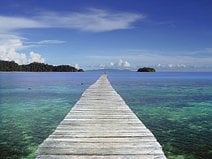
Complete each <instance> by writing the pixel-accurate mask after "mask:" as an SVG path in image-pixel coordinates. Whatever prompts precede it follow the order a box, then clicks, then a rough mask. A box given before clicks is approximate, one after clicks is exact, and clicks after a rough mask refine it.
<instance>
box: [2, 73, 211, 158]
mask: <svg viewBox="0 0 212 159" xmlns="http://www.w3.org/2000/svg"><path fill="white" fill-rule="evenodd" d="M101 73H102V72H85V73H0V152H1V153H0V158H8V159H10V158H11V159H12V158H34V157H35V156H34V153H35V150H36V149H37V147H38V145H39V144H40V143H41V142H42V141H43V140H44V139H45V138H46V137H48V135H49V134H51V133H52V131H53V130H54V128H55V127H56V126H57V125H58V124H59V122H60V121H61V120H62V119H63V118H64V116H65V115H66V113H68V112H69V110H70V108H71V107H72V106H73V105H74V103H75V102H76V101H77V100H78V99H79V97H80V95H81V93H82V92H83V91H84V90H85V89H86V88H87V87H88V86H89V85H90V84H92V83H93V82H94V81H95V80H96V79H97V78H98V77H99V75H100V74H101ZM108 75H109V78H110V80H111V83H112V85H113V86H114V88H115V89H116V90H117V91H118V92H119V93H120V94H121V96H122V97H123V98H124V99H125V101H126V102H127V103H128V105H129V106H130V107H131V108H132V110H133V111H134V112H135V113H136V114H137V116H138V117H139V118H140V119H141V120H142V121H143V122H144V123H145V125H146V126H147V127H148V128H149V129H150V130H151V131H152V132H153V133H154V135H155V136H156V137H157V139H158V140H159V142H160V143H161V144H162V146H163V149H164V150H165V153H166V155H167V156H168V158H170V159H172V158H173V159H176V158H179V159H183V158H187V159H198V158H199V159H201V158H204V159H209V158H211V155H212V138H211V137H209V136H211V134H212V74H211V73H136V72H109V73H108ZM82 83H83V85H82Z"/></svg>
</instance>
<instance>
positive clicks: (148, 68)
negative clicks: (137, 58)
mask: <svg viewBox="0 0 212 159" xmlns="http://www.w3.org/2000/svg"><path fill="white" fill-rule="evenodd" d="M137 72H155V69H154V68H150V67H143V68H139V69H138V70H137Z"/></svg>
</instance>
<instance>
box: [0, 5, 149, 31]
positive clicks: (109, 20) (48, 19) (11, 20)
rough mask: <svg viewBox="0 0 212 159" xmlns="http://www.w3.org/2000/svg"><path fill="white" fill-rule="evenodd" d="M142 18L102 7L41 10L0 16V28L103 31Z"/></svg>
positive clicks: (8, 29) (123, 27)
mask: <svg viewBox="0 0 212 159" xmlns="http://www.w3.org/2000/svg"><path fill="white" fill-rule="evenodd" d="M144 18H145V16H144V15H142V14H135V13H129V12H111V11H106V10H102V9H89V10H87V11H84V12H70V13H57V12H43V13H40V14H39V15H37V16H32V17H30V18H28V17H10V16H0V21H1V23H0V30H1V32H10V31H14V30H17V29H27V28H70V29H77V30H82V31H91V32H105V31H112V30H119V29H129V28H132V26H133V23H135V22H136V21H138V20H142V19H144Z"/></svg>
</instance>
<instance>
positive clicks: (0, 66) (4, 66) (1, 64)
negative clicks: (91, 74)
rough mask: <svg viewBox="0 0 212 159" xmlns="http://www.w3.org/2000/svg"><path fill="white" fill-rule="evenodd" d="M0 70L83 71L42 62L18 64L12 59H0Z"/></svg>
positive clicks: (68, 66)
mask: <svg viewBox="0 0 212 159" xmlns="http://www.w3.org/2000/svg"><path fill="white" fill-rule="evenodd" d="M0 71H23V72H84V70H83V69H77V68H75V67H73V66H70V65H59V66H53V65H49V64H44V63H38V62H33V63H30V64H26V65H19V64H17V63H15V62H14V61H3V60H0Z"/></svg>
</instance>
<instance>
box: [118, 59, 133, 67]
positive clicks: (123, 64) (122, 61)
mask: <svg viewBox="0 0 212 159" xmlns="http://www.w3.org/2000/svg"><path fill="white" fill-rule="evenodd" d="M117 66H118V67H130V63H129V62H128V61H124V60H122V59H120V60H119V62H118V63H117Z"/></svg>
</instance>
